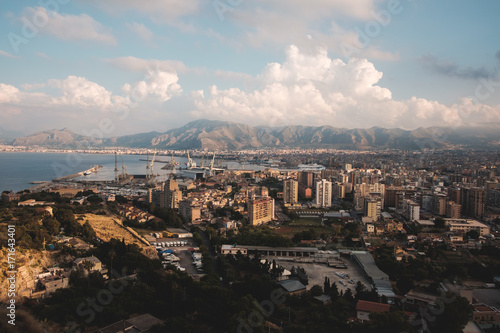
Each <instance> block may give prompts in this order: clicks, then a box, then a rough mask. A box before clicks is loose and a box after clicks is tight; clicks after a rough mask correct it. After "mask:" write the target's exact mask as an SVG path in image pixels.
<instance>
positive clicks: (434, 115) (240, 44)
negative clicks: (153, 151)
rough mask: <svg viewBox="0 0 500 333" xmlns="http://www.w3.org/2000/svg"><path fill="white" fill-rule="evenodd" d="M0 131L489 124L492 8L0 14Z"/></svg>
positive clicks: (229, 6) (38, 7) (134, 6)
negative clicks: (205, 124) (228, 124)
mask: <svg viewBox="0 0 500 333" xmlns="http://www.w3.org/2000/svg"><path fill="white" fill-rule="evenodd" d="M0 8H1V9H0V10H1V13H2V17H3V18H4V19H3V20H2V21H1V23H0V26H1V27H2V30H3V31H4V38H3V39H1V41H0V60H1V61H0V72H1V74H2V75H1V79H0V116H1V117H2V124H1V125H0V137H14V136H20V135H27V134H31V133H34V132H37V131H42V130H47V129H51V128H63V127H67V128H69V129H71V130H72V131H74V132H76V133H85V132H87V133H96V132H97V131H96V130H99V131H100V132H101V133H102V134H103V136H105V137H110V136H117V135H124V134H133V133H140V132H148V131H159V132H163V131H166V130H169V129H172V128H176V127H179V126H182V125H184V124H185V123H187V122H189V121H191V120H196V119H214V120H224V121H234V122H241V123H245V124H249V125H267V126H285V125H331V126H336V127H347V128H367V127H372V126H380V127H386V128H394V127H398V128H403V129H414V128H417V127H420V126H424V127H428V126H434V125H442V126H451V127H454V126H461V125H464V124H469V123H477V122H492V121H495V120H496V119H499V118H500V117H499V116H500V97H499V96H500V94H498V93H497V92H498V89H499V88H500V83H499V79H498V66H499V64H500V45H498V43H495V32H496V31H498V30H499V28H500V23H499V22H498V20H496V19H495V13H498V9H500V4H499V3H498V2H495V1H485V2H482V3H481V4H474V3H470V2H467V1H453V2H452V1H442V2H440V3H439V4H437V3H433V2H431V1H426V0H423V1H377V0H363V1H358V2H356V3H352V2H350V1H344V0H337V1H319V0H318V1H312V2H307V3H302V2H299V1H292V2H290V1H288V2H286V3H285V2H284V1H281V0H273V1H266V2H264V1H257V2H246V1H235V0H233V1H229V0H228V1H225V0H220V1H209V2H202V1H190V2H181V1H175V0H168V1H159V0H158V1H156V0H155V1H149V2H148V3H147V4H143V3H139V2H135V1H120V2H119V1H115V0H108V1H100V2H97V1H86V2H83V1H62V0H53V1H46V2H45V1H39V2H35V1H30V2H27V3H17V2H7V1H4V2H2V3H1V4H0Z"/></svg>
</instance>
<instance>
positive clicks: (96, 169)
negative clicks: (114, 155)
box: [52, 165, 102, 182]
mask: <svg viewBox="0 0 500 333" xmlns="http://www.w3.org/2000/svg"><path fill="white" fill-rule="evenodd" d="M100 168H102V165H94V166H93V167H92V168H90V169H87V170H85V171H82V172H78V173H74V174H71V175H67V176H63V177H59V178H54V179H52V181H53V182H63V181H68V180H72V179H75V178H78V177H83V176H88V175H90V174H92V173H97V172H99V169H100Z"/></svg>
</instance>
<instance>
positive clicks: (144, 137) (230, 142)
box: [8, 119, 500, 150]
mask: <svg viewBox="0 0 500 333" xmlns="http://www.w3.org/2000/svg"><path fill="white" fill-rule="evenodd" d="M8 143H10V144H12V145H14V146H43V147H52V148H79V147H80V148H81V147H85V148H92V147H93V148H105V147H116V146H119V147H130V148H157V149H208V150H214V149H216V150H236V149H252V148H268V147H275V148H286V147H289V148H339V149H384V148H390V149H410V150H411V149H421V148H425V147H427V148H436V147H450V146H457V145H460V146H463V147H471V148H478V147H481V148H488V149H500V124H499V123H488V124H476V125H470V126H462V127H454V128H450V127H430V128H418V129H415V130H403V129H398V128H392V129H386V128H380V127H372V128H368V129H347V128H336V127H332V126H318V127H315V126H283V127H253V126H249V125H244V124H239V123H233V122H227V121H216V120H206V119H201V120H196V121H192V122H190V123H188V124H186V125H184V126H182V127H180V128H175V129H171V130H169V131H167V132H164V133H159V132H149V133H140V134H134V135H126V136H119V137H112V138H102V139H101V138H94V137H88V136H82V135H79V134H76V133H73V132H72V131H70V130H68V129H61V130H47V131H43V132H38V133H35V134H32V135H29V136H26V137H19V138H16V139H15V140H14V141H11V142H8Z"/></svg>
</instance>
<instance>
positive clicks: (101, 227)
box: [76, 214, 156, 256]
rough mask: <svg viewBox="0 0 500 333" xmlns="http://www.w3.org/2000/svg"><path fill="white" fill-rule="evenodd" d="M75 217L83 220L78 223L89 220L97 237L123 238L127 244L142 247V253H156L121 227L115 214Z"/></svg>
mask: <svg viewBox="0 0 500 333" xmlns="http://www.w3.org/2000/svg"><path fill="white" fill-rule="evenodd" d="M76 217H77V218H78V217H81V218H83V220H79V222H80V224H84V223H85V221H89V223H90V225H91V226H92V228H93V229H94V231H95V232H96V234H97V237H99V238H100V239H102V240H104V241H105V242H108V241H109V240H110V239H111V238H116V239H119V240H121V239H124V240H125V243H127V244H131V243H134V244H137V245H139V247H140V248H142V250H143V253H144V254H146V255H148V256H149V255H152V254H156V252H155V251H152V250H151V249H153V250H154V248H153V247H151V246H146V245H145V244H144V243H142V242H140V241H139V240H138V239H137V238H136V237H134V235H133V234H132V233H131V232H130V231H128V230H127V229H125V228H123V227H122V221H121V218H120V217H115V216H104V215H94V214H77V215H76Z"/></svg>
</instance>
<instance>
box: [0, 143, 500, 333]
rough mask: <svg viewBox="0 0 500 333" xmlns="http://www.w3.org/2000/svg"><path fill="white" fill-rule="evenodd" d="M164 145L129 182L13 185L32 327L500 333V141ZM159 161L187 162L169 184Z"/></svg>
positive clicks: (13, 220)
mask: <svg viewBox="0 0 500 333" xmlns="http://www.w3.org/2000/svg"><path fill="white" fill-rule="evenodd" d="M133 152H134V153H146V154H147V153H148V152H147V151H144V150H141V151H137V150H136V151H133ZM11 153H13V152H11ZM66 153H69V152H66ZM73 153H74V152H73ZM101 153H103V152H101ZM108 153H109V151H108ZM150 153H151V156H149V154H148V155H147V156H148V157H147V158H148V159H147V160H146V163H145V165H146V167H145V171H146V172H145V174H143V175H129V174H127V173H126V169H121V168H120V167H119V163H117V164H116V168H115V179H112V180H106V181H90V180H85V179H83V180H82V179H81V174H77V175H69V176H67V177H62V178H60V179H54V180H53V181H51V182H44V183H42V184H37V185H36V186H34V187H32V188H30V189H28V190H24V191H21V192H18V193H15V192H13V191H8V190H5V191H3V192H2V203H1V209H0V214H1V215H0V218H1V222H2V224H1V225H2V228H3V229H5V230H4V231H5V232H4V233H3V234H2V235H8V234H9V233H8V228H15V239H16V241H15V246H16V249H17V250H16V257H17V258H16V259H15V260H16V261H15V262H16V265H17V266H16V270H17V274H16V280H15V284H14V287H13V289H12V292H15V294H16V303H15V306H16V307H17V309H18V311H17V314H16V317H17V318H15V320H16V321H17V323H16V324H17V325H24V326H23V327H26V330H29V331H32V332H38V331H39V332H43V331H49V332H56V331H57V332H58V331H65V332H84V331H85V332H87V331H88V332H94V331H95V332H118V331H120V330H121V329H123V327H125V328H127V327H129V328H132V327H133V328H134V329H136V330H137V331H139V332H166V331H168V332H200V331H207V330H213V331H217V332H234V331H236V332H261V331H262V332H265V331H275V332H310V331H315V332H316V331H317V332H327V331H331V330H332V329H334V330H335V331H340V332H403V331H405V332H420V331H431V332H462V331H463V330H467V332H469V331H470V330H471V329H478V330H482V331H483V332H497V331H498V324H499V323H500V311H499V310H498V307H499V305H498V301H499V299H500V293H499V289H498V287H499V286H500V275H499V272H500V262H499V258H500V256H499V245H500V244H499V240H498V237H500V232H499V231H500V185H499V182H498V180H499V174H498V166H499V163H500V159H499V158H498V157H499V154H498V152H494V151H473V150H451V149H450V150H447V149H439V150H428V149H426V150H414V151H396V150H384V151H341V150H332V149H309V150H308V149H288V150H287V149H280V150H276V149H273V150H266V149H262V150H252V151H250V150H245V151H233V152H221V153H219V154H218V155H217V154H215V153H212V152H207V151H187V152H183V151H179V152H175V153H174V152H170V151H165V152H160V154H164V156H158V157H156V152H155V153H153V152H150ZM169 153H170V157H167V156H169ZM115 156H116V155H115ZM175 156H178V158H179V157H182V156H186V157H187V158H188V160H187V162H186V164H185V165H179V164H180V163H178V162H177V163H176V162H175ZM210 157H211V158H210ZM155 158H158V160H164V162H165V163H166V162H170V163H167V164H165V163H164V165H165V167H164V169H169V174H168V179H167V180H166V181H165V182H158V180H157V179H156V176H157V174H156V172H155V171H154V170H153V167H152V164H153V163H152V162H153V161H154V159H155ZM224 158H226V159H227V158H229V159H230V160H231V161H233V162H239V163H240V164H239V165H240V167H239V168H236V169H228V168H227V167H225V166H224V163H223V162H224V161H225V160H224ZM167 160H169V161H167ZM226 161H227V160H226ZM216 165H218V166H217V167H216ZM148 167H150V168H148ZM82 172H83V170H82ZM90 172H98V170H97V169H96V170H94V169H91V170H90ZM77 176H80V178H77ZM12 226H14V227H12ZM2 237H3V238H5V237H4V236H2ZM4 240H5V242H4ZM2 244H8V242H7V239H2ZM21 249H22V250H21ZM8 251H9V247H8V246H5V247H3V248H2V253H3V255H2V258H4V259H2V265H3V267H8V265H9V264H10V263H11V261H13V260H14V259H13V257H11V256H9V255H8V253H9V252H8ZM21 263H22V264H21ZM8 278H9V275H5V274H4V275H3V276H2V282H1V283H2V286H3V287H2V294H1V298H2V299H4V300H5V299H8V298H7V296H8V295H7V291H9V290H10V289H9V284H11V281H10V280H9V279H8ZM117 284H118V285H121V286H120V287H115V285H117ZM117 290H118V291H117ZM7 310H8V309H7ZM3 311H5V310H3ZM8 314H9V313H8V312H7V313H6V315H7V316H8ZM319 314H321V315H320V317H318V318H315V316H317V315H319ZM28 327H29V329H28Z"/></svg>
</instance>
